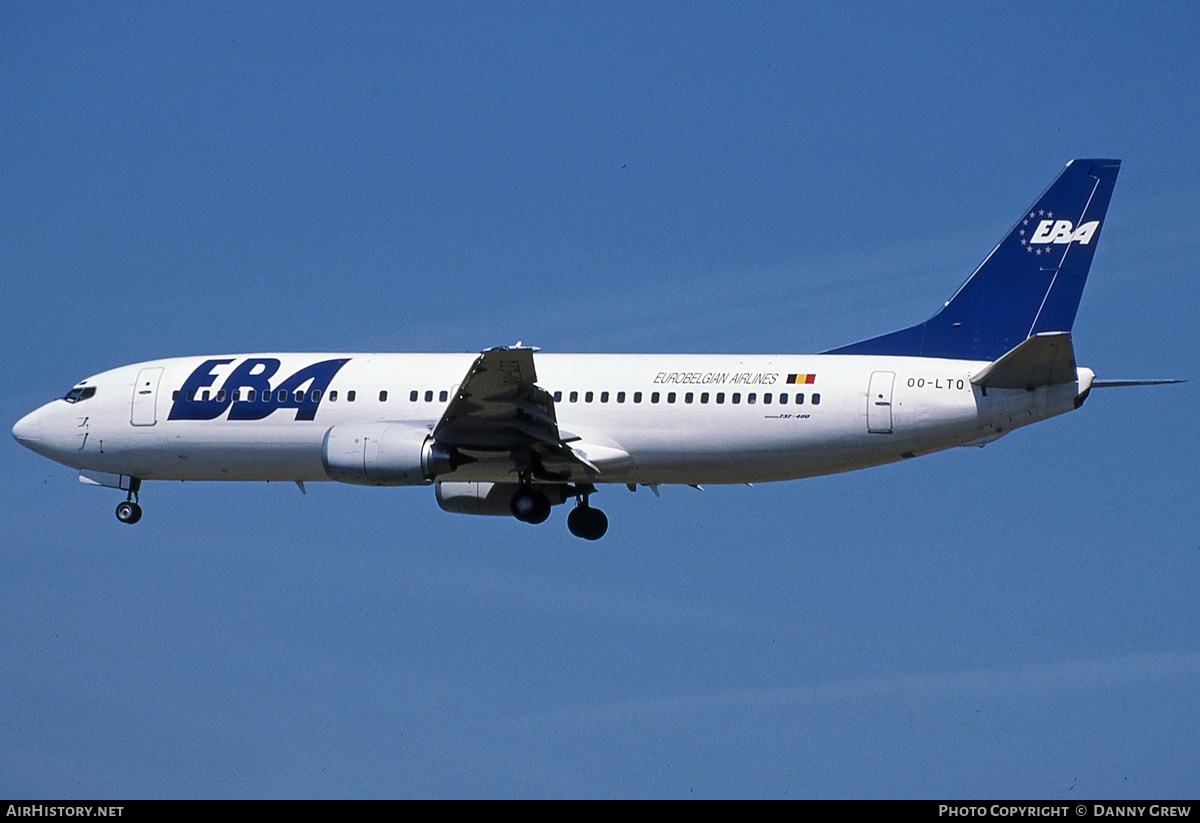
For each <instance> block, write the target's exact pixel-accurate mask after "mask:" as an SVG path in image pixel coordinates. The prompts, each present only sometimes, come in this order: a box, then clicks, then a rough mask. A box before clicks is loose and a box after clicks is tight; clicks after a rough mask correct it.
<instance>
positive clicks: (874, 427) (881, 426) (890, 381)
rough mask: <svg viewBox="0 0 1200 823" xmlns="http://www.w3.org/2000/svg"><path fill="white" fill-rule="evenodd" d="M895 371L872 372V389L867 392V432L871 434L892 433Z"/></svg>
mask: <svg viewBox="0 0 1200 823" xmlns="http://www.w3.org/2000/svg"><path fill="white" fill-rule="evenodd" d="M895 382H896V373H895V372H894V371H876V372H871V387H870V388H869V389H868V390H867V431H868V432H870V433H871V434H891V433H892V386H893V385H894V384H895Z"/></svg>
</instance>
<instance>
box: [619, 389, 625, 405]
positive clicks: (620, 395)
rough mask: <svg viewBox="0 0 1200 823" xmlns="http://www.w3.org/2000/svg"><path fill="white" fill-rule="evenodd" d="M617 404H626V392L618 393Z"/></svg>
mask: <svg viewBox="0 0 1200 823" xmlns="http://www.w3.org/2000/svg"><path fill="white" fill-rule="evenodd" d="M617 402H618V403H624V402H625V392H623V391H619V392H617Z"/></svg>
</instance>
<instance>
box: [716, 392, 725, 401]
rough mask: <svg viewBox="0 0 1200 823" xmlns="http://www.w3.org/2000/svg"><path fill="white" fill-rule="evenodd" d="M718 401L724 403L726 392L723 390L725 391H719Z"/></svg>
mask: <svg viewBox="0 0 1200 823" xmlns="http://www.w3.org/2000/svg"><path fill="white" fill-rule="evenodd" d="M717 402H718V403H724V402H725V392H723V391H719V392H717Z"/></svg>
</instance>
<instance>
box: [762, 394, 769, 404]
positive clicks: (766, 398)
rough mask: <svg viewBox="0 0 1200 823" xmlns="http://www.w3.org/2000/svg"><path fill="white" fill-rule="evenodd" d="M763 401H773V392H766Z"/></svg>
mask: <svg viewBox="0 0 1200 823" xmlns="http://www.w3.org/2000/svg"><path fill="white" fill-rule="evenodd" d="M763 402H764V403H770V402H771V393H770V392H767V393H766V394H764V395H763Z"/></svg>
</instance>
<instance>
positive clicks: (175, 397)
mask: <svg viewBox="0 0 1200 823" xmlns="http://www.w3.org/2000/svg"><path fill="white" fill-rule="evenodd" d="M71 394H74V392H72V393H71ZM171 399H172V400H178V399H179V390H178V389H176V390H175V391H173V392H171ZM63 400H66V401H67V402H68V403H74V402H75V401H74V400H72V399H71V395H70V394H68V395H67V396H66V397H64V398H63Z"/></svg>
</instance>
